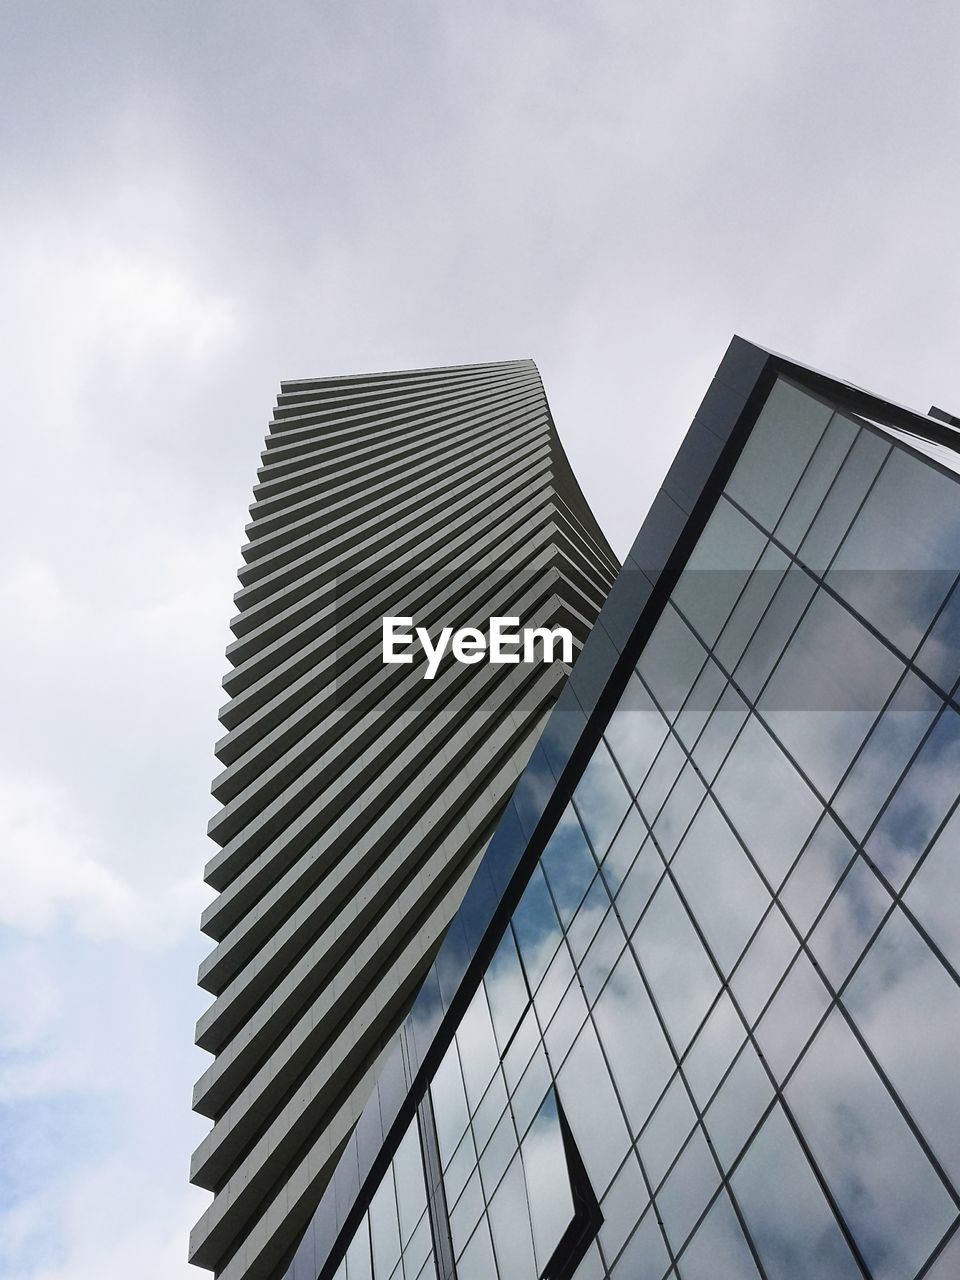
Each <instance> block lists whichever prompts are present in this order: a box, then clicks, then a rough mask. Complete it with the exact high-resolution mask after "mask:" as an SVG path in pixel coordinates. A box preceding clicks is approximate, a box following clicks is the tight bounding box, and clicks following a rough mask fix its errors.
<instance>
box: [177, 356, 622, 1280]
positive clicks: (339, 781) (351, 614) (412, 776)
mask: <svg viewBox="0 0 960 1280" xmlns="http://www.w3.org/2000/svg"><path fill="white" fill-rule="evenodd" d="M259 479H260V483H259V484H258V485H257V487H256V489H255V498H256V501H255V503H254V505H253V507H252V508H251V513H252V517H253V520H252V523H251V524H250V525H249V526H248V534H249V541H248V543H247V545H246V546H245V547H244V548H243V557H244V560H245V564H244V567H243V568H242V569H241V571H240V579H241V583H242V589H241V591H240V592H239V593H238V595H237V598H236V599H237V604H238V606H239V613H238V614H237V616H236V618H235V619H234V620H233V623H232V629H233V632H234V634H235V636H236V639H235V641H234V642H233V643H232V644H231V646H230V648H229V650H228V656H229V659H230V661H231V663H232V667H233V669H232V671H231V672H230V674H229V675H228V676H227V678H226V680H225V682H224V683H225V687H226V690H227V693H228V694H229V695H230V701H229V702H228V703H227V704H226V706H225V707H224V708H223V710H222V712H221V719H222V721H223V724H224V726H225V728H226V730H227V732H226V735H225V736H224V737H223V738H222V739H221V741H220V742H219V743H218V746H217V754H218V757H219V759H220V760H221V761H222V762H223V764H224V771H223V772H222V773H221V774H220V776H219V777H218V778H217V779H216V781H215V783H214V793H215V795H216V796H217V798H218V799H219V800H220V801H221V802H222V806H223V807H222V809H221V810H220V812H219V813H218V815H217V816H216V817H215V818H214V819H213V821H212V823H211V826H210V834H211V836H212V837H213V838H214V839H215V840H216V841H217V843H218V844H219V845H220V846H221V847H220V850H219V852H218V853H217V854H216V856H215V857H214V858H213V859H212V860H211V862H210V863H209V865H208V866H207V868H206V879H207V881H208V882H209V883H210V884H211V885H212V886H213V888H215V889H216V890H217V891H218V896H217V898H216V900H215V901H214V902H213V903H212V904H211V906H210V907H209V908H208V909H207V910H206V912H205V913H204V917H203V929H204V931H205V932H206V933H207V934H208V935H209V936H210V937H211V938H213V939H214V941H215V943H216V946H215V948H214V950H213V951H212V952H211V954H210V955H209V957H208V958H207V959H206V960H205V961H204V963H203V965H202V966H201V971H200V983H201V985H202V986H203V987H204V988H205V989H206V990H208V991H210V992H211V993H212V994H213V996H214V997H215V999H214V1002H213V1004H212V1005H211V1006H210V1008H209V1009H208V1010H207V1012H206V1013H205V1014H204V1015H203V1017H202V1018H201V1020H200V1024H199V1027H198V1032H197V1040H198V1043H199V1044H200V1045H201V1046H202V1047H203V1048H205V1049H209V1050H210V1051H211V1052H212V1053H213V1054H214V1055H215V1057H214V1060H213V1062H212V1063H211V1065H210V1067H209V1068H208V1070H207V1071H205V1073H204V1075H203V1077H202V1078H201V1080H200V1081H199V1083H198V1084H197V1087H196V1090H195V1096H194V1105H195V1108H196V1109H197V1110H198V1111H200V1112H201V1113H202V1114H204V1115H206V1116H209V1117H210V1118H211V1120H212V1121H213V1127H212V1129H211V1131H210V1133H209V1135H208V1136H207V1138H206V1139H205V1140H204V1142H203V1143H202V1144H201V1146H200V1147H199V1148H198V1150H197V1151H196V1153H195V1155H194V1158H193V1162H192V1167H191V1176H192V1179H193V1181H194V1182H196V1183H198V1184H199V1185H201V1186H203V1187H207V1188H209V1189H210V1190H212V1191H213V1192H214V1197H213V1200H212V1203H211V1205H210V1207H209V1209H208V1210H207V1212H206V1213H205V1214H204V1215H203V1217H202V1219H201V1220H200V1222H199V1223H198V1224H197V1226H196V1228H195V1229H194V1232H193V1235H192V1237H191V1258H192V1260H193V1261H194V1262H196V1263H198V1264H200V1265H202V1266H206V1267H209V1268H212V1269H213V1270H215V1271H216V1273H217V1275H218V1276H222V1277H224V1278H225V1280H272V1278H274V1277H278V1276H280V1275H281V1274H282V1273H283V1270H284V1268H285V1265H286V1262H287V1260H288V1258H289V1255H290V1252H291V1250H292V1248H293V1247H294V1246H295V1244H296V1243H297V1241H298V1240H299V1238H300V1237H301V1236H302V1234H303V1232H304V1230H305V1228H306V1226H307V1224H308V1222H309V1219H310V1216H311V1214H312V1213H313V1211H314V1209H315V1208H316V1206H317V1203H318V1202H319V1199H320V1196H321V1194H322V1192H323V1190H324V1188H325V1186H326V1185H327V1182H328V1181H329V1178H330V1176H331V1174H332V1171H333V1168H334V1166H335V1164H336V1161H337V1158H338V1156H339V1154H340V1152H341V1150H342V1148H343V1145H344V1143H345V1142H346V1140H347V1138H348V1137H349V1135H350V1133H351V1132H352V1130H353V1127H354V1125H355V1123H356V1121H357V1119H358V1118H359V1116H360V1114H361V1111H362V1108H363V1106H364V1104H365V1103H366V1102H367V1100H368V1098H369V1096H370V1094H371V1092H372V1090H373V1087H374V1084H375V1082H376V1079H377V1076H378V1074H379V1071H380V1068H381V1066H382V1064H383V1062H384V1059H385V1055H386V1054H387V1053H388V1052H389V1050H390V1048H391V1046H392V1045H393V1044H394V1042H395V1035H396V1032H397V1029H398V1027H399V1026H400V1024H401V1021H402V1019H403V1017H404V1015H405V1014H406V1012H407V1010H408V1008H409V1006H410V1002H411V1000H412V998H413V996H414V995H415V993H416V991H417V990H418V989H419V987H420V986H421V984H422V982H423V979H424V977H425V976H426V974H427V972H428V971H429V967H430V964H431V962H432V960H433V958H434V956H435V954H436V950H437V947H438V945H439V943H440V940H441V939H442V937H443V934H444V931H445V929H446V927H447V925H448V924H449V922H450V920H451V919H452V918H453V916H454V914H455V912H456V910H457V908H458V907H459V905H460V902H461V900H462V898H463V895H464V893H465V891H466V887H467V885H468V884H469V882H470V879H471V877H472V875H473V872H474V870H475V868H476V867H477V865H478V863H479V860H480V858H481V857H482V855H483V851H484V849H485V847H486V845H487V842H488V840H489V837H490V834H491V832H492V830H493V828H494V826H495V825H496V822H497V820H498V818H499V816H500V814H501V812H502V811H503V808H504V805H505V803H506V802H507V800H508V798H509V796H510V793H511V791H512V788H513V786H514V783H515V782H516V779H517V777H518V775H519V773H520V771H521V770H522V768H523V767H524V765H525V764H526V762H527V760H528V758H529V756H530V753H531V750H532V749H533V746H534V744H535V743H536V741H537V739H538V738H539V736H540V733H541V731H542V728H543V725H544V722H545V717H546V715H547V714H548V712H549V710H550V708H551V706H552V705H553V703H554V701H555V699H556V697H557V694H558V692H559V690H560V688H561V687H562V685H563V683H564V681H565V679H566V673H567V672H568V671H569V666H568V665H567V664H565V663H563V662H554V663H546V662H537V663H529V664H528V663H517V664H516V665H492V664H486V663H485V664H483V665H480V664H477V665H462V664H459V663H457V662H455V661H450V660H447V661H445V662H443V663H441V665H440V668H439V669H438V671H437V673H436V675H435V676H434V677H433V678H431V679H425V678H424V675H425V671H424V664H423V662H422V661H416V662H414V663H412V664H410V665H390V666H387V665H385V664H384V662H383V654H382V621H383V618H384V616H404V617H409V618H410V619H412V621H413V622H414V623H415V624H417V625H420V626H422V627H425V628H426V629H427V630H428V632H430V633H432V634H433V635H434V636H436V634H437V633H438V631H439V629H440V628H441V627H445V626H451V627H454V628H460V627H464V626H475V627H478V628H481V627H485V626H486V625H487V620H488V619H489V618H490V617H506V618H510V617H514V618H517V619H519V620H522V623H523V624H524V625H528V626H541V627H545V628H553V627H561V626H562V627H564V628H566V629H567V630H568V631H569V632H570V633H571V635H572V637H573V647H574V649H575V650H576V651H579V649H580V647H581V645H582V644H583V641H584V640H585V638H586V636H587V635H588V633H589V631H590V627H591V625H592V623H593V621H594V619H595V618H596V615H597V612H598V610H599V608H600V606H601V604H602V602H603V600H604V598H605V597H606V595H607V592H608V590H609V587H610V584H611V582H612V581H613V578H614V576H615V574H616V571H617V568H618V565H617V562H616V560H615V558H614V556H613V553H612V552H611V550H610V548H609V546H608V545H607V542H606V540H605V538H604V536H603V534H602V533H601V531H600V529H599V527H598V525H597V523H596V521H595V520H594V518H593V516H592V514H591V512H590V510H589V508H588V506H587V504H586V502H585V500H584V498H583V495H582V493H581V492H580V489H579V487H578V485H577V483H576V481H575V479H574V477H573V474H572V472H571V470H570V467H569V465H568V463H567V461H566V458H565V456H564V454H563V450H562V448H561V446H560V443H559V440H558V438H557V434H556V430H555V428H554V425H553V421H552V418H551V415H550V410H549V408H548V406H547V402H546V399H545V397H544V393H543V388H542V386H541V383H540V378H539V375H538V373H537V370H536V368H535V366H534V365H533V364H532V362H530V361H517V362H511V363H504V364H497V365H476V366H469V367H461V368H450V369H432V370H419V371H412V372H405V373H396V374H375V375H370V376H366V377H355V378H333V379H322V380H317V381H308V382H295V383H285V384H284V385H283V387H282V390H281V394H280V396H279V400H278V405H277V409H276V411H275V414H274V420H273V422H272V424H271V428H270V433H269V435H268V437H267V441H266V450H265V452H264V454H263V465H262V467H261V469H260V472H259ZM411 656H412V655H411Z"/></svg>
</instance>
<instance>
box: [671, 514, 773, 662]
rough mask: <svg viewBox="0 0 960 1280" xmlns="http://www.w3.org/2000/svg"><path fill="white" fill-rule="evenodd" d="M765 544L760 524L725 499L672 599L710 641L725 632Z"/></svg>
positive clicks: (688, 563)
mask: <svg viewBox="0 0 960 1280" xmlns="http://www.w3.org/2000/svg"><path fill="white" fill-rule="evenodd" d="M765 544H766V537H765V536H764V535H763V534H762V533H761V532H760V530H759V529H758V528H757V527H756V525H755V524H752V523H751V522H750V521H749V520H747V519H746V518H745V517H744V516H743V515H741V513H740V512H739V511H737V509H736V508H735V507H734V506H732V505H731V504H730V503H729V502H728V501H727V500H726V498H721V499H720V501H719V502H718V503H717V505H716V507H715V508H714V511H713V514H712V515H711V516H710V519H709V520H708V521H707V526H706V528H705V529H704V531H703V534H702V535H701V537H700V539H699V540H698V542H697V545H696V546H695V547H694V549H693V553H692V554H691V556H690V559H689V560H688V561H687V564H686V567H685V568H684V571H683V573H682V574H681V575H680V580H679V582H678V583H677V585H676V586H675V587H674V589H673V594H672V597H671V598H672V599H673V601H674V603H675V604H676V605H677V607H678V608H679V609H680V611H681V612H682V613H683V614H684V615H685V617H686V618H688V619H689V621H690V622H691V623H692V625H693V628H694V630H695V631H696V632H697V634H698V635H700V636H701V637H702V638H703V639H704V640H705V641H706V643H707V644H713V642H714V641H715V640H716V638H717V636H718V635H719V634H720V630H721V628H722V627H723V624H724V623H725V622H726V620H727V618H728V617H729V615H730V610H731V609H732V608H733V606H734V604H735V602H736V600H737V597H738V596H739V594H740V592H741V591H742V590H743V587H744V584H745V583H746V581H747V577H748V576H749V573H750V570H751V569H752V568H753V567H754V565H755V564H756V563H757V560H758V559H759V558H760V554H761V552H762V551H763V548H764V546H765Z"/></svg>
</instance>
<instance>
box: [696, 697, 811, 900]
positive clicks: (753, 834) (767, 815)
mask: <svg viewBox="0 0 960 1280" xmlns="http://www.w3.org/2000/svg"><path fill="white" fill-rule="evenodd" d="M714 790H715V792H716V795H717V799H718V800H719V802H720V805H721V807H722V808H723V809H724V810H725V811H726V813H727V814H728V816H729V817H730V819H731V820H732V822H733V825H734V826H735V827H736V829H737V831H738V832H739V833H740V836H741V837H742V839H743V840H744V842H745V843H746V845H747V847H748V848H749V849H750V852H751V853H752V854H753V856H754V857H755V858H756V860H757V862H758V863H759V864H760V868H761V870H762V871H763V872H764V874H765V875H766V877H767V878H768V880H769V881H770V883H771V884H772V885H773V886H774V888H776V887H778V886H779V885H780V884H781V883H782V881H783V879H784V877H785V876H786V874H787V872H788V870H789V869H790V867H791V865H792V863H793V860H794V858H795V857H796V856H797V854H798V853H799V852H800V849H801V848H802V847H803V845H804V843H805V842H806V839H807V836H808V835H809V834H810V832H811V831H812V830H813V825H814V823H815V822H816V821H817V819H818V818H819V817H820V814H821V812H822V808H821V805H820V802H819V801H818V800H817V798H816V796H815V795H814V793H813V792H812V791H811V790H810V788H809V787H808V786H807V785H806V783H805V782H804V781H803V779H802V778H801V777H800V775H799V774H798V773H797V771H796V769H794V768H793V766H792V765H791V764H790V763H789V761H788V760H787V759H786V758H785V757H784V755H783V754H782V753H781V751H780V749H779V747H778V746H777V745H776V743H775V742H774V741H773V739H772V738H771V737H770V735H769V734H768V733H767V732H766V730H765V729H764V728H763V727H762V726H761V725H760V724H759V723H758V722H757V721H756V720H755V719H752V718H751V719H750V720H748V721H747V723H746V725H745V726H744V729H743V732H742V733H741V735H740V737H739V738H738V739H737V741H736V743H735V744H734V747H733V750H732V751H731V753H730V755H729V756H728V757H727V762H726V764H725V765H724V766H723V768H722V769H721V770H720V773H719V776H718V777H717V781H716V783H715V785H714ZM774 796H775V797H776V803H775V804H771V797H774Z"/></svg>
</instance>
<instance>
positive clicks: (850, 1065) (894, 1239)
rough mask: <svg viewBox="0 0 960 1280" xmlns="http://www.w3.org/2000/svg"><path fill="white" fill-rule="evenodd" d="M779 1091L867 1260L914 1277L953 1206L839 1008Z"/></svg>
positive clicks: (904, 1278)
mask: <svg viewBox="0 0 960 1280" xmlns="http://www.w3.org/2000/svg"><path fill="white" fill-rule="evenodd" d="M786 1093H787V1101H788V1102H789V1103H790V1105H791V1107H792V1108H793V1111H794V1114H795V1115H796V1117H797V1119H798V1121H799V1124H800V1127H801V1129H802V1131H803V1133H804V1136H805V1138H806V1140H807V1142H808V1143H809V1145H810V1148H811V1150H812V1152H813V1157H814V1159H815V1160H816V1161H817V1163H818V1164H819V1166H820V1168H821V1170H822V1171H823V1174H824V1177H825V1178H826V1181H827V1184H828V1185H829V1187H830V1189H831V1191H832V1192H833V1195H834V1197H835V1199H836V1201H837V1203H838V1205H839V1207H840V1212H841V1213H842V1214H843V1215H844V1218H845V1220H846V1222H847V1223H848V1225H849V1227H850V1230H851V1232H852V1234H853V1237H854V1239H855V1240H856V1241H857V1244H858V1245H859V1246H860V1250H861V1252H862V1253H863V1255H864V1257H865V1259H866V1261H867V1263H868V1265H869V1266H870V1267H871V1268H872V1269H873V1271H874V1272H875V1273H876V1274H878V1275H882V1276H885V1277H889V1280H909V1278H912V1277H913V1276H914V1275H915V1274H916V1272H917V1269H918V1268H919V1267H920V1265H921V1263H923V1262H924V1261H925V1259H926V1258H927V1256H928V1254H929V1253H930V1251H931V1249H932V1248H933V1246H934V1245H935V1244H936V1243H937V1241H938V1240H939V1239H940V1237H941V1236H942V1235H943V1233H944V1232H945V1231H946V1229H947V1227H948V1226H949V1225H950V1223H951V1222H952V1221H953V1219H954V1217H955V1215H956V1210H955V1209H954V1207H953V1203H952V1201H951V1200H950V1199H949V1197H948V1196H947V1193H946V1191H945V1190H944V1188H943V1185H942V1184H941V1183H940V1181H939V1179H938V1178H937V1176H936V1174H935V1173H934V1170H933V1167H932V1166H931V1165H930V1163H929V1161H928V1160H927V1158H926V1156H925V1155H924V1154H923V1151H922V1150H921V1148H920V1147H919V1146H918V1144H917V1142H916V1139H915V1138H914V1137H913V1134H912V1133H911V1132H910V1130H909V1129H908V1128H907V1124H906V1121H905V1120H904V1119H903V1117H902V1116H901V1115H900V1112H899V1111H898V1110H897V1109H896V1107H895V1106H894V1103H893V1100H892V1099H891V1097H890V1095H889V1094H888V1093H887V1091H886V1089H885V1088H884V1086H883V1084H882V1083H881V1081H880V1078H879V1077H878V1076H877V1074H876V1072H875V1071H874V1069H873V1067H872V1066H871V1065H870V1063H869V1061H868V1059H867V1057H866V1055H865V1054H864V1052H863V1050H862V1049H861V1048H860V1046H859V1045H858V1043H857V1041H856V1040H855V1038H854V1036H853V1034H852V1033H851V1031H850V1029H849V1027H848V1026H847V1024H846V1023H845V1022H844V1020H843V1018H842V1017H841V1015H840V1014H839V1012H837V1011H834V1013H832V1014H831V1015H830V1017H829V1018H828V1019H827V1021H826V1022H825V1023H824V1025H823V1028H822V1029H821V1031H820V1032H819V1034H818V1036H817V1038H816V1040H814V1042H813V1044H812V1045H811V1047H810V1049H808V1051H807V1053H806V1054H805V1056H804V1058H803V1060H802V1062H801V1064H800V1066H799V1067H798V1068H797V1071H796V1073H795V1074H794V1076H793V1078H792V1079H791V1081H790V1083H789V1084H788V1085H787V1090H786Z"/></svg>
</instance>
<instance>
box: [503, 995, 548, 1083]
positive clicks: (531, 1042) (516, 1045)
mask: <svg viewBox="0 0 960 1280" xmlns="http://www.w3.org/2000/svg"><path fill="white" fill-rule="evenodd" d="M539 1044H540V1028H539V1026H538V1025H537V1019H536V1015H535V1014H534V1012H533V1009H532V1008H529V1009H528V1010H527V1012H526V1013H525V1014H524V1015H523V1018H522V1019H521V1021H520V1027H519V1029H518V1031H517V1034H516V1035H515V1036H514V1037H513V1040H512V1041H511V1044H510V1048H509V1049H508V1050H507V1052H506V1053H505V1054H504V1056H503V1074H504V1076H505V1078H506V1081H507V1088H508V1089H509V1090H510V1091H511V1092H513V1090H514V1089H515V1088H516V1086H517V1084H518V1083H519V1082H520V1077H521V1076H522V1075H523V1073H524V1071H526V1069H527V1063H528V1062H529V1061H530V1059H531V1058H532V1057H533V1052H534V1050H535V1049H536V1048H537V1046H538V1045H539Z"/></svg>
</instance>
